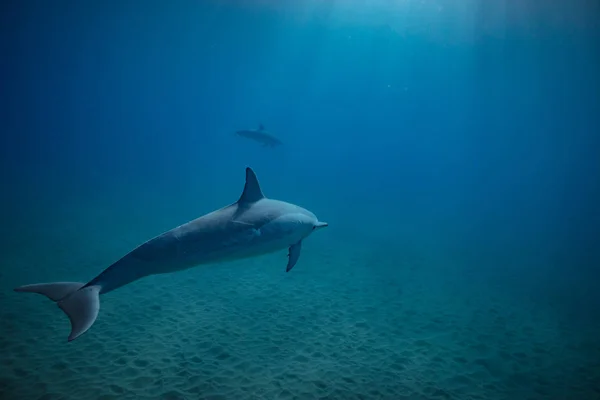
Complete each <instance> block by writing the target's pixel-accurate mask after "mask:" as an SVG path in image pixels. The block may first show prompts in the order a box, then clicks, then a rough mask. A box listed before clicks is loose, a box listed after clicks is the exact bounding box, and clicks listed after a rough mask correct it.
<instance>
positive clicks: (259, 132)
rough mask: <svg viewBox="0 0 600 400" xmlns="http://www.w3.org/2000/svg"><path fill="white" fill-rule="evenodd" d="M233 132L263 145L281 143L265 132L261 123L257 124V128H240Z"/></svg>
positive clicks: (272, 145)
mask: <svg viewBox="0 0 600 400" xmlns="http://www.w3.org/2000/svg"><path fill="white" fill-rule="evenodd" d="M235 133H236V135H238V136H241V137H243V138H246V139H251V140H254V141H256V142H258V143H261V144H262V145H263V147H276V146H280V145H282V144H283V143H282V142H281V141H280V140H279V139H277V138H276V137H275V136H273V135H271V134H270V133H269V132H267V131H266V130H265V127H264V125H263V124H260V125H258V129H242V130H239V131H236V132H235Z"/></svg>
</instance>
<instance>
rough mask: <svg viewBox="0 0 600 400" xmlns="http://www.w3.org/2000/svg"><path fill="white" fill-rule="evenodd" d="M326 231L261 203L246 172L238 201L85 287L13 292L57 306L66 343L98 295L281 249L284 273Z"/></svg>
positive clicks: (301, 215)
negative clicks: (66, 327)
mask: <svg viewBox="0 0 600 400" xmlns="http://www.w3.org/2000/svg"><path fill="white" fill-rule="evenodd" d="M327 225H328V224H327V223H325V222H321V221H319V220H318V218H317V217H316V216H315V214H313V213H312V212H310V211H308V210H305V209H304V208H302V207H299V206H297V205H294V204H291V203H286V202H284V201H279V200H272V199H268V198H266V197H265V196H264V194H263V192H262V190H261V188H260V185H259V182H258V179H257V178H256V174H255V173H254V171H253V170H252V169H251V168H246V184H245V186H244V190H243V192H242V195H241V196H240V198H239V200H238V201H236V202H235V203H233V204H230V205H228V206H226V207H223V208H221V209H218V210H215V211H213V212H211V213H208V214H206V215H203V216H201V217H199V218H197V219H195V220H192V221H190V222H187V223H185V224H183V225H180V226H178V227H176V228H173V229H171V230H170V231H167V232H165V233H163V234H161V235H159V236H157V237H155V238H153V239H150V240H149V241H147V242H145V243H143V244H142V245H140V246H138V247H137V248H135V249H134V250H132V251H131V252H129V253H128V254H126V255H125V256H123V257H122V258H121V259H119V260H118V261H116V262H115V263H114V264H112V265H111V266H109V267H108V268H106V269H105V270H104V271H103V272H102V273H100V275H98V276H96V277H95V278H94V279H92V280H91V281H89V282H88V283H81V282H52V283H38V284H32V285H25V286H21V287H18V288H15V289H14V290H15V291H17V292H30V293H39V294H43V295H45V296H47V297H48V298H49V299H50V300H52V301H54V302H56V303H57V304H58V307H60V309H61V310H63V311H64V313H65V314H67V316H68V317H69V319H70V321H71V333H70V335H69V337H68V341H69V342H70V341H72V340H74V339H76V338H78V337H79V336H81V335H82V334H84V333H85V332H87V330H88V329H90V327H91V326H92V325H93V323H94V321H96V318H97V316H98V311H99V310H100V295H101V294H106V293H108V292H111V291H113V290H115V289H117V288H120V287H122V286H125V285H127V284H129V283H132V282H134V281H136V280H138V279H140V278H143V277H145V276H149V275H155V274H166V273H171V272H176V271H181V270H185V269H188V268H191V267H195V266H198V265H203V264H212V263H217V262H222V261H229V260H238V259H243V258H248V257H254V256H259V255H263V254H267V253H272V252H275V251H278V250H282V249H286V248H287V249H288V261H287V267H286V271H287V272H289V271H290V270H291V269H292V268H294V266H295V265H296V263H297V262H298V259H299V258H300V252H301V249H302V240H303V239H305V238H306V237H307V236H309V235H310V234H311V233H312V232H314V231H315V230H317V229H320V228H324V227H326V226H327Z"/></svg>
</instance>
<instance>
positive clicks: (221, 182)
mask: <svg viewBox="0 0 600 400" xmlns="http://www.w3.org/2000/svg"><path fill="white" fill-rule="evenodd" d="M277 3H279V4H277ZM513 3H514V4H513ZM563 3H564V4H558V3H556V2H555V3H553V4H552V5H549V4H545V3H544V2H541V1H540V2H534V1H529V2H521V3H519V4H517V3H516V2H502V1H493V2H479V1H469V2H461V3H460V4H455V3H454V2H450V1H447V2H446V1H439V2H416V1H414V2H413V1H405V2H400V1H398V2H392V1H389V2H385V1H374V2H368V1H365V2H360V1H355V2H353V1H347V2H346V1H344V2H342V1H328V2H274V1H273V2H271V1H257V2H251V1H246V2H242V1H240V2H235V1H226V2H216V1H206V2H174V3H169V4H167V3H166V2H164V3H158V2H154V3H149V2H145V3H144V4H143V5H142V3H136V2H108V3H106V2H104V3H100V2H65V1H60V2H43V1H24V2H12V3H11V4H7V3H3V5H2V6H1V16H0V35H1V38H2V40H1V42H0V45H1V47H0V72H1V76H2V78H1V80H0V132H1V136H0V138H1V142H0V163H1V164H0V165H1V167H2V170H1V174H2V175H1V179H2V181H1V187H2V196H1V199H0V202H1V204H2V210H1V211H0V215H1V216H2V221H3V232H4V234H3V242H4V243H5V248H6V249H8V250H6V249H5V250H6V251H9V250H10V249H14V248H15V246H17V245H18V246H21V245H24V243H29V244H30V245H32V246H34V245H35V243H36V241H39V240H43V235H42V234H41V233H39V232H38V233H36V232H37V230H38V229H40V228H39V225H40V224H41V225H44V229H47V230H50V228H49V227H48V226H47V225H52V226H55V224H56V222H55V221H56V219H52V218H51V217H50V214H52V213H53V212H57V213H58V214H57V215H60V218H67V219H68V218H69V210H70V209H81V208H85V207H87V206H88V205H89V204H101V205H103V207H104V211H103V212H105V213H106V215H107V216H109V218H110V215H111V211H110V208H111V207H112V206H115V207H117V208H119V207H120V208H119V210H120V211H119V213H122V214H133V215H137V214H136V213H139V215H137V217H136V218H137V219H135V218H134V219H135V220H136V221H141V220H152V219H153V218H154V219H155V221H160V223H159V222H156V225H154V227H155V228H156V229H157V230H158V232H156V231H152V232H149V233H148V235H149V236H152V235H153V234H155V233H160V229H163V228H164V229H168V228H170V227H172V226H173V225H176V224H178V223H181V222H185V221H186V220H187V219H190V218H193V217H195V216H197V215H200V214H202V213H204V212H207V211H210V210H211V209H213V208H216V207H218V206H221V205H223V202H224V201H228V199H229V200H233V199H235V198H236V197H237V196H238V195H239V190H240V188H241V180H242V179H243V168H244V167H245V166H247V165H250V166H252V167H254V168H255V170H256V171H257V173H258V174H259V178H260V179H261V182H262V183H263V186H264V190H265V192H266V194H267V195H269V196H272V197H275V198H283V199H287V200H290V201H293V202H295V203H298V204H303V205H306V206H307V207H309V208H311V209H312V210H313V211H315V212H317V213H318V214H319V215H320V216H322V219H325V220H327V221H328V222H329V223H330V230H329V232H328V233H327V235H329V236H334V237H337V238H354V239H356V240H359V241H360V240H362V239H361V238H362V237H364V238H368V239H369V240H377V239H378V238H382V239H383V238H385V240H387V241H388V242H389V243H393V242H395V241H396V242H403V241H404V240H406V239H408V238H410V240H414V241H415V242H416V241H419V240H420V238H425V237H427V238H429V239H428V240H429V243H434V244H435V245H436V246H438V247H440V248H443V249H444V251H445V252H447V253H448V254H450V253H451V254H460V259H461V260H463V262H464V264H465V267H464V270H463V272H464V274H465V275H464V277H463V278H464V279H463V282H464V283H465V284H469V282H470V280H472V283H470V284H472V285H478V284H481V282H484V281H485V282H489V281H494V282H495V283H496V284H498V285H499V286H500V287H501V289H500V290H501V291H502V292H503V293H504V294H506V295H507V296H512V297H513V298H515V299H519V298H535V299H536V301H540V302H542V303H544V304H547V305H550V306H551V307H553V310H554V312H556V313H557V315H559V316H560V319H561V320H564V321H566V323H567V324H578V325H581V329H587V328H586V327H588V328H589V327H590V326H592V325H593V324H597V323H598V315H599V313H600V296H599V295H598V294H597V284H598V278H599V275H600V274H599V272H598V268H599V260H600V248H599V246H598V237H600V234H599V233H600V232H599V229H598V225H599V223H600V213H599V212H598V204H599V203H598V201H599V198H600V167H599V166H600V164H599V161H598V158H599V154H600V153H599V149H600V75H599V74H598V70H600V68H599V65H600V63H599V58H598V57H599V56H600V36H599V30H598V15H599V11H600V10H599V7H600V6H599V5H598V3H597V2H590V1H588V2H585V1H583V0H581V1H571V2H566V1H565V2H563ZM259 123H263V124H265V126H266V127H267V129H268V130H269V131H271V132H272V133H273V134H275V135H276V136H278V137H279V138H280V139H281V140H282V141H283V142H284V146H283V147H280V148H276V149H265V148H261V147H260V146H258V145H256V144H255V143H252V142H248V141H245V140H244V139H241V138H237V137H234V135H233V132H234V131H235V130H236V129H241V128H248V127H249V128H254V127H256V126H257V125H258V124H259ZM152 207H154V208H152ZM140 210H144V211H140ZM149 210H151V211H149ZM90 212H91V213H93V211H90ZM119 215H121V214H119ZM44 218H47V220H46V219H44ZM114 218H117V217H114ZM132 218H133V217H132ZM44 221H52V222H47V223H45V222H44ZM159 227H160V229H159ZM112 234H114V232H113V233H112ZM117 234H118V233H117ZM107 236H108V235H104V236H103V237H104V239H105V240H106V238H107ZM140 238H143V235H140ZM115 240H118V239H115ZM385 248H386V250H385V251H388V252H390V253H393V252H394V251H395V249H394V248H389V247H385ZM24 251H34V250H31V248H29V249H27V247H26V250H24ZM106 258H107V261H108V257H106ZM465 260H467V261H468V262H467V261H465ZM467 265H468V266H467ZM2 268H4V269H7V270H6V271H10V268H11V267H10V266H8V265H6V263H5V262H2ZM31 268H32V269H31V270H30V271H28V272H27V275H28V276H31V275H35V273H36V271H35V268H41V269H43V268H44V262H43V261H41V262H40V263H39V265H38V266H34V265H32V266H31ZM98 268H100V267H99V266H98V267H96V268H95V269H94V270H98ZM100 269H101V268H100ZM6 271H5V274H6V275H7V276H8V275H9V274H10V272H6ZM90 274H92V272H90ZM29 280H31V279H29ZM34 280H36V279H34ZM11 283H12V282H11ZM46 305H47V304H46ZM597 346H598V345H597V344H596V347H595V349H596V350H598V347H597Z"/></svg>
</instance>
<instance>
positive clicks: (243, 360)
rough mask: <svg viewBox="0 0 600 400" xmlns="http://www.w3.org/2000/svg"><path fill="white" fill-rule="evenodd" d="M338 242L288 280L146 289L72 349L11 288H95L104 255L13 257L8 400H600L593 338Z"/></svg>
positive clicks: (219, 270)
mask: <svg viewBox="0 0 600 400" xmlns="http://www.w3.org/2000/svg"><path fill="white" fill-rule="evenodd" d="M86 239H87V241H88V243H89V240H90V237H89V236H88V237H87V238H86ZM328 240H329V239H326V238H321V239H317V238H310V239H309V240H307V241H306V243H305V245H304V248H303V255H302V258H301V259H300V262H299V264H298V265H297V266H296V267H295V268H294V270H293V271H292V272H290V273H287V274H286V273H285V272H284V271H285V262H286V257H285V256H286V254H285V252H282V253H280V254H275V255H270V256H265V257H261V258H257V259H251V260H246V261H239V262H233V263H228V264H222V265H217V266H209V267H202V268H196V269H191V270H188V271H184V272H180V273H177V274H172V275H165V276H154V277H149V278H145V279H143V280H141V281H138V282H136V283H134V284H132V285H129V286H126V287H124V288H121V289H119V290H118V291H115V292H112V293H109V294H107V295H104V296H102V297H101V310H100V315H99V317H98V320H97V321H96V323H95V325H94V326H93V327H92V328H91V330H90V331H89V332H88V333H86V334H85V335H83V336H82V337H80V338H79V339H77V340H75V341H74V342H71V343H68V342H67V341H66V338H67V335H68V332H69V322H68V319H67V317H66V316H65V315H63V314H62V312H61V311H60V310H59V309H58V307H56V306H55V305H54V304H52V303H51V302H50V301H49V300H47V299H45V298H44V297H43V296H39V295H35V294H22V293H14V292H12V288H13V287H14V286H18V285H21V284H25V283H34V282H44V281H58V280H85V279H86V277H87V278H88V279H89V278H91V277H92V276H93V275H95V273H98V272H100V271H101V270H102V268H103V267H99V266H98V265H97V263H96V262H95V261H94V258H93V257H94V255H95V254H100V252H101V247H100V246H97V247H95V248H94V249H89V250H87V251H86V250H84V249H81V248H80V249H79V250H78V251H76V252H72V251H71V252H68V251H67V250H65V249H64V248H63V250H62V251H59V250H57V248H61V247H60V246H52V245H50V244H47V245H48V246H49V247H50V248H45V249H42V248H40V249H39V251H37V252H28V253H27V255H25V256H24V253H19V252H18V251H15V252H14V254H12V255H9V256H8V257H5V259H4V260H3V265H8V266H9V267H6V268H4V269H3V270H2V276H0V279H1V284H0V289H1V290H0V303H1V309H0V321H1V325H0V354H1V356H0V357H1V363H0V398H1V399H2V400H5V399H6V400H13V399H14V400H29V399H39V400H60V399H65V400H66V399H73V400H86V399H94V400H108V399H119V400H121V399H165V400H166V399H194V400H195V399H213V400H216V399H340V400H350V399H390V400H402V399H411V400H412V399H415V400H416V399H432V400H436V399H440V400H444V399H464V400H469V399H471V400H475V399H481V400H493V399H507V400H508V399H573V400H587V399H600V361H599V360H600V339H598V338H600V328H599V327H598V326H597V325H596V326H587V327H586V329H585V330H584V329H582V327H581V326H570V325H569V324H568V323H565V322H564V318H559V317H558V316H557V313H556V311H555V310H554V309H552V308H551V307H548V306H543V305H540V304H538V303H535V302H533V301H531V302H528V301H526V300H524V299H523V298H522V297H519V298H513V297H511V296H510V295H509V292H507V291H502V290H498V289H497V288H492V286H491V285H489V286H486V285H474V284H473V283H472V282H471V283H465V282H464V279H463V277H462V276H461V274H460V273H459V272H458V270H455V269H453V268H454V267H453V266H452V265H448V266H447V267H446V266H444V265H440V263H443V261H440V260H443V257H439V259H440V260H437V261H436V259H435V257H419V256H418V255H415V254H412V255H410V256H409V255H404V256H393V255H390V251H389V246H388V245H387V244H381V245H380V246H379V247H378V245H377V244H376V243H364V242H361V241H356V242H354V243H349V242H348V241H338V242H334V241H328ZM128 246H129V247H131V245H130V244H125V243H121V244H120V247H119V250H122V251H126V250H127V248H128ZM67 253H69V254H67ZM393 253H394V254H402V252H393ZM113 254H116V251H115V252H113ZM67 258H68V259H69V261H68V262H67V261H63V262H62V263H61V262H59V261H60V260H61V259H62V260H66V259H67ZM99 259H102V262H105V259H106V256H105V255H103V256H100V257H99ZM36 265H37V266H36ZM40 265H42V266H44V267H39V266H40ZM76 266H77V267H76ZM82 268H83V269H84V270H85V271H84V272H82V271H81V269H82ZM442 271H443V272H442Z"/></svg>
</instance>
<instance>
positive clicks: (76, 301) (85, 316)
mask: <svg viewBox="0 0 600 400" xmlns="http://www.w3.org/2000/svg"><path fill="white" fill-rule="evenodd" d="M84 286H85V284H83V283H81V282H53V283H36V284H33V285H25V286H20V287H18V288H16V289H15V292H29V293H39V294H43V295H44V296H46V297H48V298H49V299H50V300H52V301H54V302H56V303H57V304H58V306H59V307H60V309H61V310H63V311H64V313H65V314H67V316H68V317H69V320H71V334H70V335H69V339H68V340H69V342H70V341H71V340H75V339H77V338H78V337H79V336H81V335H83V334H84V333H85V332H86V331H87V330H88V329H90V327H91V326H92V325H93V324H94V321H96V317H97V316H98V311H99V310H100V289H101V288H100V286H85V287H84Z"/></svg>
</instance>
